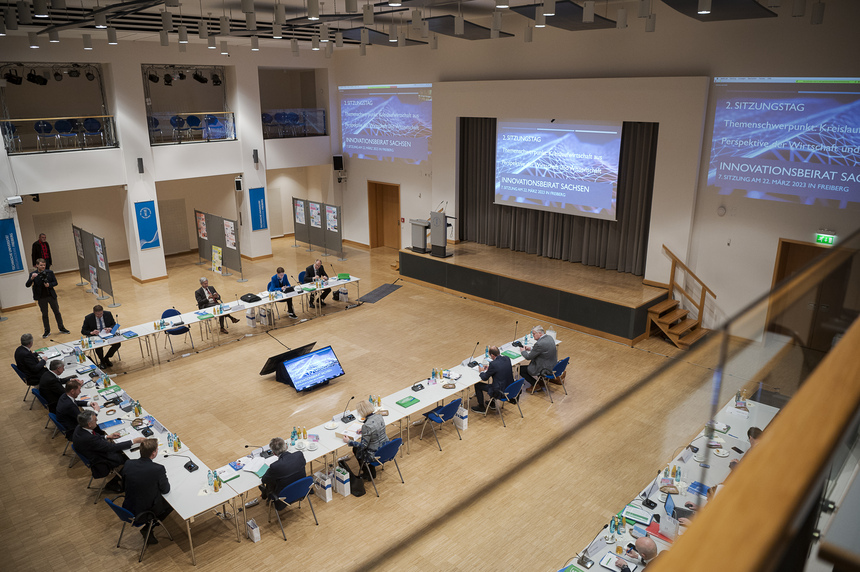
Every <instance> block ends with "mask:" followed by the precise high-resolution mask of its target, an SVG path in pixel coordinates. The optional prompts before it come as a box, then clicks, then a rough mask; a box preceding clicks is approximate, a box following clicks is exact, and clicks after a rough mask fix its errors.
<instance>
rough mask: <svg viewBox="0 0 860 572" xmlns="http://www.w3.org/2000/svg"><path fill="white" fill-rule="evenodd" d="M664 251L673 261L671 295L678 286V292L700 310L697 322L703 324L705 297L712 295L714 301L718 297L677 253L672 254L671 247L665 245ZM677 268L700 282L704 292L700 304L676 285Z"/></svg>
mask: <svg viewBox="0 0 860 572" xmlns="http://www.w3.org/2000/svg"><path fill="white" fill-rule="evenodd" d="M663 250H665V251H666V253H667V254H668V255H669V258H670V259H671V260H672V269H671V271H670V272H671V274H670V276H669V293H670V294H671V293H672V292H674V291H675V287H676V286H677V288H678V291H679V292H680V293H681V294H683V295H684V296H686V297H687V299H688V300H690V302H691V303H692V304H693V305H694V306H696V309H697V310H698V317H697V320H698V322H699V323H701V322H702V315H703V312H704V309H705V296H706V295H707V294H710V295H711V296H713V297H714V299H715V300H716V298H717V295H716V294H715V293H714V291H713V290H711V289H710V288H708V287H707V286H706V285H705V283H704V282H702V279H701V278H699V277H698V276H696V273H695V272H693V271H692V270H690V269H689V268H688V267H687V265H686V264H684V263H683V262H682V261H681V259H680V258H678V257H677V256H676V255H675V253H674V252H672V251H671V250H669V247H668V246H666V245H665V244H664V245H663ZM676 266H680V267H681V269H682V270H683V271H684V272H686V273H687V274H688V275H690V276H691V277H692V278H693V280H695V281H696V282H698V283H699V286H701V288H702V292H701V296H700V297H699V300H698V302H697V301H696V300H695V299H694V298H693V296H692V295H690V293H689V292H687V291H686V290H685V289H684V288H682V287H681V286H678V285H677V284H676V283H675V269H676Z"/></svg>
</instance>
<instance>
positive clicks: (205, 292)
mask: <svg viewBox="0 0 860 572" xmlns="http://www.w3.org/2000/svg"><path fill="white" fill-rule="evenodd" d="M194 298H195V299H196V300H197V307H198V308H200V309H201V310H202V309H203V308H211V307H213V306H217V305H218V304H220V303H221V295H220V294H219V293H218V292H217V291H216V290H215V287H214V286H210V285H209V279H208V278H206V277H205V276H203V277H201V278H200V288H198V289H197V290H195V291H194ZM227 317H228V318H230V321H231V322H233V323H234V324H235V323H236V322H238V321H239V320H237V319H236V318H234V317H233V316H227ZM218 322H219V323H220V324H221V333H222V334H226V333H229V332H227V328H226V327H225V326H224V316H221V317H220V318H218Z"/></svg>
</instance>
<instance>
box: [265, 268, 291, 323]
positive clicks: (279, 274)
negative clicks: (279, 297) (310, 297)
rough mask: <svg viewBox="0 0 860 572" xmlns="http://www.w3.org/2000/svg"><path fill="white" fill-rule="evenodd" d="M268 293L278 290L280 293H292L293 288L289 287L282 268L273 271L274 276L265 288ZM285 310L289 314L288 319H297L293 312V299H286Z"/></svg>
mask: <svg viewBox="0 0 860 572" xmlns="http://www.w3.org/2000/svg"><path fill="white" fill-rule="evenodd" d="M266 289H267V290H268V291H269V292H275V291H277V290H280V291H281V292H287V291H289V292H292V291H293V287H292V286H290V281H289V280H287V274H286V272H284V267H283V266H278V269H277V270H275V275H274V276H272V279H271V280H270V281H269V286H268V288H266ZM287 310H289V312H290V318H292V319H294V320H295V319H297V318H298V316H296V313H295V312H294V311H293V299H292V298H287Z"/></svg>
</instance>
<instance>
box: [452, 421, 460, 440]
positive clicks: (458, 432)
mask: <svg viewBox="0 0 860 572" xmlns="http://www.w3.org/2000/svg"><path fill="white" fill-rule="evenodd" d="M451 425H453V426H454V429H456V430H457V437H459V438H460V441H462V440H463V436H462V435H460V428H459V427H457V424H456V423H454V420H453V419H451Z"/></svg>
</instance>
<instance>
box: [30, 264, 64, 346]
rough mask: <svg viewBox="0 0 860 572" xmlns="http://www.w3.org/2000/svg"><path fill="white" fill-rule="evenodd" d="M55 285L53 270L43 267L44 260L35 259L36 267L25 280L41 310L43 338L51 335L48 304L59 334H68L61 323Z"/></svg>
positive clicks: (55, 279)
mask: <svg viewBox="0 0 860 572" xmlns="http://www.w3.org/2000/svg"><path fill="white" fill-rule="evenodd" d="M56 285H57V278H56V277H55V276H54V273H53V271H51V270H48V269H47V268H46V267H45V260H44V259H42V258H40V259H38V260H36V268H35V269H34V270H33V271H32V272H31V273H30V278H29V279H28V280H27V284H26V286H27V288H30V287H32V288H33V300H35V301H36V302H37V303H38V304H39V309H40V310H41V311H42V325H43V326H44V328H45V333H44V334H42V337H43V338H47V337H48V336H50V335H51V324H50V322H48V306H50V307H51V310H53V311H54V318H56V320H57V327H58V328H60V333H61V334H68V333H69V330H67V329H66V326H64V325H63V316H62V315H61V314H60V305H59V304H58V303H57V291H56V290H54V287H55V286H56Z"/></svg>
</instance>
